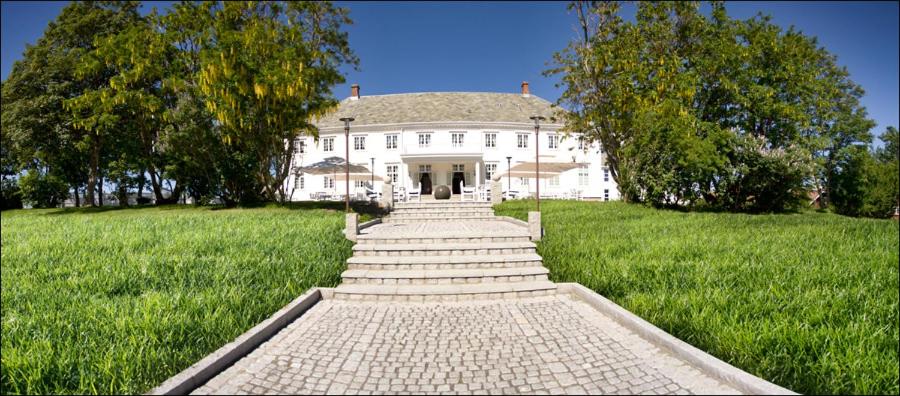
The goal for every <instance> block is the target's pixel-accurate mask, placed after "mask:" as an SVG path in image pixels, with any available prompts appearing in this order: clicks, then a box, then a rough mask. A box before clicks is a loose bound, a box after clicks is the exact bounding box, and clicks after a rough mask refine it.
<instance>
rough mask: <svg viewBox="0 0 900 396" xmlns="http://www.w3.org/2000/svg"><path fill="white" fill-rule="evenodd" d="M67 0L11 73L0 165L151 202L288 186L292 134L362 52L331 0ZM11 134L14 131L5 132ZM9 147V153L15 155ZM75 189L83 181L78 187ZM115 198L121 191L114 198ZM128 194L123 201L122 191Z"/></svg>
mask: <svg viewBox="0 0 900 396" xmlns="http://www.w3.org/2000/svg"><path fill="white" fill-rule="evenodd" d="M138 7H139V3H137V2H97V3H80V2H79V3H73V4H71V5H69V6H67V7H66V8H65V9H64V10H63V12H62V14H61V15H60V16H59V18H57V20H56V21H54V22H53V23H51V25H50V27H49V28H48V29H47V31H46V32H45V35H44V37H42V38H41V39H40V40H39V41H38V43H37V44H36V45H35V46H32V47H30V48H29V49H28V51H27V52H26V54H25V58H24V59H23V60H22V61H19V62H17V63H16V65H15V66H14V69H13V72H12V74H11V75H10V78H9V79H8V80H7V81H5V82H4V83H3V102H4V106H3V135H4V142H5V141H6V140H9V141H10V142H11V145H10V147H11V149H10V150H9V151H10V152H9V153H7V152H4V166H6V163H7V162H10V163H13V164H14V168H15V169H14V170H12V173H13V174H16V173H18V172H20V171H24V170H30V169H35V170H36V171H39V172H41V173H40V174H47V175H54V176H55V177H58V178H60V179H62V180H64V181H65V182H66V183H67V184H68V185H69V186H70V188H73V189H75V190H76V191H77V190H78V188H79V187H80V186H86V188H85V191H86V194H87V200H88V202H89V203H90V204H98V203H99V200H95V199H94V196H93V195H94V192H95V191H97V190H98V186H99V185H102V180H103V179H104V178H106V180H107V181H108V182H109V183H111V184H113V185H115V186H116V187H115V193H116V195H118V196H120V198H122V197H125V196H126V195H127V194H128V192H129V191H130V190H132V189H135V188H138V186H141V187H140V188H141V189H142V188H143V187H142V186H143V185H144V184H148V185H149V186H150V190H151V191H152V193H153V195H154V198H155V201H156V203H157V204H161V203H168V202H174V201H175V200H177V199H178V198H179V197H180V196H181V195H182V192H187V193H188V194H189V195H191V196H192V197H194V198H195V200H196V201H197V202H204V201H209V200H210V199H213V198H221V199H222V200H224V201H225V202H226V203H228V204H237V203H250V202H254V201H259V200H278V199H284V195H285V194H284V191H281V189H282V188H283V187H282V186H283V184H284V183H283V182H284V179H285V178H286V176H287V174H288V171H289V169H290V158H291V156H290V154H291V152H292V150H293V147H292V146H291V145H292V144H293V141H294V138H295V137H296V136H297V135H298V134H300V133H305V134H307V135H312V136H316V135H317V131H316V130H315V127H314V122H315V119H316V118H317V117H321V116H322V115H324V114H326V113H327V112H328V111H331V109H333V108H334V107H335V106H336V105H337V101H336V100H335V99H334V98H333V95H332V92H331V87H332V86H333V85H335V84H338V83H341V82H343V76H342V75H341V73H340V71H339V69H340V67H341V66H343V65H345V64H351V65H356V64H357V62H358V61H357V59H356V58H355V56H354V55H353V53H352V51H351V50H350V48H349V45H348V41H347V34H346V33H345V32H342V31H341V29H342V27H343V26H344V25H346V24H349V23H351V21H350V19H349V17H348V12H347V10H345V9H342V8H338V7H335V6H334V5H332V4H331V3H327V2H326V3H323V2H275V1H264V2H214V1H207V2H186V1H185V2H180V3H176V4H174V5H172V6H171V7H170V9H168V10H166V12H162V13H160V12H158V11H157V10H155V9H154V10H153V11H152V12H150V13H149V14H147V15H144V16H141V15H140V14H139V13H138V12H137V10H138ZM7 138H8V139H7ZM7 154H9V155H7ZM76 196H77V195H76ZM120 201H122V200H121V199H120ZM122 202H127V201H122Z"/></svg>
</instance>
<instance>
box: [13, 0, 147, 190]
mask: <svg viewBox="0 0 900 396" xmlns="http://www.w3.org/2000/svg"><path fill="white" fill-rule="evenodd" d="M137 7H138V5H137V3H135V2H73V3H72V4H70V5H68V6H66V7H65V8H64V9H63V10H62V12H61V13H60V15H59V17H57V19H56V20H54V21H53V22H51V23H50V24H49V26H48V27H47V29H46V31H45V32H44V36H43V37H41V38H40V39H39V40H38V42H37V43H36V44H35V45H33V46H29V47H28V48H27V49H26V51H25V54H24V57H23V59H22V60H20V61H17V62H16V63H15V65H14V66H13V70H12V73H11V74H10V76H9V78H8V79H7V80H6V81H5V82H4V84H3V130H4V131H3V133H4V134H9V141H10V142H11V144H12V151H14V152H15V154H14V157H15V158H16V159H17V163H18V164H19V166H20V168H21V169H23V170H27V169H33V170H35V171H36V172H39V173H40V174H48V175H52V176H53V178H57V179H60V180H63V181H65V183H67V184H68V185H69V186H71V187H72V188H74V189H75V192H76V199H77V197H78V190H79V188H80V187H81V186H83V185H85V184H87V188H86V191H85V192H86V195H87V199H88V201H89V203H91V204H96V203H97V201H95V200H94V192H95V191H96V190H97V187H98V183H99V182H100V180H101V176H102V174H103V169H102V167H103V163H104V160H105V158H106V157H105V156H106V155H107V154H108V152H107V151H106V150H105V147H106V146H105V144H104V141H103V139H102V136H101V135H99V134H96V133H86V132H85V131H83V130H79V129H78V128H75V125H74V124H73V122H72V118H71V114H70V113H69V112H68V111H66V109H65V108H64V106H63V103H64V101H65V100H68V99H70V98H73V97H76V96H79V95H82V94H83V93H84V92H85V91H87V90H91V89H96V88H97V87H100V86H103V85H104V84H107V82H108V74H107V75H102V74H101V75H97V76H91V77H84V76H79V75H78V73H77V72H76V65H77V64H78V62H79V60H80V59H81V57H82V56H84V55H85V54H87V53H89V52H90V51H92V50H93V49H94V44H95V39H96V38H97V37H100V36H104V35H108V34H114V33H116V32H118V31H120V30H121V29H123V28H124V27H125V26H127V25H128V24H130V23H131V22H130V21H132V20H133V19H134V18H136V17H137ZM36 180H44V179H36ZM48 180H50V179H48Z"/></svg>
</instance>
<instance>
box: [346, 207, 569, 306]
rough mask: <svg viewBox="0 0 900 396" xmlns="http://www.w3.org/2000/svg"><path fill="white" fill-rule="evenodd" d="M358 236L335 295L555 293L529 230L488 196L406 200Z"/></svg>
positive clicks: (413, 297) (411, 297)
mask: <svg viewBox="0 0 900 396" xmlns="http://www.w3.org/2000/svg"><path fill="white" fill-rule="evenodd" d="M382 221H383V224H380V225H376V226H373V227H371V228H370V229H368V230H367V231H368V232H367V233H363V234H361V235H359V236H358V237H357V244H356V245H355V246H354V247H353V257H351V258H350V259H349V260H347V270H346V271H344V273H343V274H342V275H341V277H342V278H343V282H342V283H341V284H340V285H339V286H337V287H336V288H335V289H334V298H338V299H349V300H369V301H398V300H399V301H422V302H426V301H460V300H471V299H492V298H516V297H529V296H541V295H547V294H553V293H555V291H556V285H555V284H553V283H552V282H550V281H549V280H548V278H547V275H548V272H549V271H548V270H547V268H545V267H544V266H543V263H542V261H541V257H540V256H539V255H538V254H537V252H536V250H535V245H534V243H532V242H531V240H530V237H529V235H528V230H527V229H526V228H524V227H522V226H519V225H516V224H513V223H509V222H506V221H503V220H500V219H497V218H496V217H495V216H494V214H493V210H492V209H491V206H490V203H487V202H458V201H457V202H447V201H433V202H421V203H418V202H411V203H400V204H398V205H397V206H396V208H395V210H394V211H393V212H392V213H391V215H390V216H388V217H386V218H384V219H383V220H382Z"/></svg>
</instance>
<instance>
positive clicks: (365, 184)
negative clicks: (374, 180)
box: [353, 180, 369, 188]
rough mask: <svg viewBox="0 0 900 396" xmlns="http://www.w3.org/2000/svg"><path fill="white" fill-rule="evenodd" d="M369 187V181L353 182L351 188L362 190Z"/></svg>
mask: <svg viewBox="0 0 900 396" xmlns="http://www.w3.org/2000/svg"><path fill="white" fill-rule="evenodd" d="M368 186H369V180H354V181H353V187H354V188H363V187H368Z"/></svg>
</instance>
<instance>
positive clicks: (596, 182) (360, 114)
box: [285, 82, 619, 201]
mask: <svg viewBox="0 0 900 396" xmlns="http://www.w3.org/2000/svg"><path fill="white" fill-rule="evenodd" d="M533 115H541V116H544V117H546V120H545V121H543V122H542V123H541V130H540V138H539V140H538V141H535V135H534V122H533V121H532V120H530V119H529V117H531V116H533ZM552 116H553V109H552V105H551V103H550V102H548V101H546V100H544V99H542V98H539V97H537V96H534V95H531V94H530V93H529V90H528V83H527V82H523V83H522V90H521V92H520V93H516V94H510V93H486V92H428V93H409V94H395V95H372V96H363V95H361V94H360V90H359V86H358V85H355V84H354V85H353V87H352V89H351V95H350V97H348V98H346V99H344V100H342V101H341V102H340V105H339V107H338V109H337V111H336V112H335V113H333V114H331V115H329V116H327V117H325V118H323V119H321V120H319V121H318V123H317V126H318V128H319V131H320V135H319V139H318V141H314V139H313V138H312V137H308V136H307V137H300V138H299V139H297V141H295V155H294V158H293V169H294V172H293V173H292V175H291V176H290V177H288V178H287V180H286V181H285V183H286V186H285V187H286V188H285V190H286V191H287V193H288V194H290V198H289V199H290V200H295V201H296V200H309V199H315V198H317V197H322V196H329V195H330V196H333V195H338V194H344V193H345V183H346V182H345V181H344V177H345V176H344V172H343V170H342V169H341V168H335V167H327V166H326V167H323V166H321V165H322V164H326V165H327V164H332V165H333V163H337V162H342V161H343V158H344V156H345V147H346V146H345V145H346V144H349V145H350V163H351V164H352V165H354V171H353V173H352V174H351V177H350V179H351V186H350V189H351V191H350V192H351V194H353V195H354V196H360V195H362V194H364V191H365V189H366V188H369V189H373V190H375V191H381V184H382V183H384V182H385V180H389V181H390V182H391V183H392V184H394V186H395V188H403V189H404V190H407V191H408V190H419V189H420V188H421V190H422V193H423V194H429V193H430V192H431V191H432V190H433V188H434V187H436V186H437V185H449V186H450V187H451V190H452V192H453V194H459V193H460V187H459V185H460V183H462V184H463V185H464V186H466V187H474V188H476V189H478V190H483V189H484V188H486V187H487V188H489V186H490V181H491V179H492V178H494V179H497V178H498V177H499V181H500V182H501V183H502V186H503V190H504V191H509V190H512V191H515V192H516V193H517V195H518V196H529V195H533V194H534V192H535V188H536V183H540V190H541V196H542V197H544V196H549V197H558V198H571V197H576V196H578V197H583V198H588V199H599V200H615V199H619V194H618V189H617V187H616V183H615V182H614V181H613V179H612V176H611V174H610V172H609V169H608V168H606V167H605V166H604V159H605V158H604V157H605V153H604V152H603V148H602V145H601V144H600V143H599V142H594V143H592V144H587V143H585V142H583V141H582V140H581V138H580V137H579V136H578V135H577V134H575V135H572V136H569V137H565V136H564V134H563V133H562V132H560V129H561V128H562V127H563V125H562V124H561V123H560V122H558V121H555V120H553V119H552V118H551V117H552ZM344 117H353V118H355V120H354V121H353V122H352V123H351V126H350V136H349V142H347V141H345V137H344V123H343V122H342V121H341V120H340V119H341V118H344ZM535 145H540V164H541V169H542V170H543V171H544V173H543V175H542V178H541V180H539V181H536V180H535V179H534V178H533V176H532V175H533V173H534V161H535ZM507 157H511V158H510V160H509V161H507ZM337 160H340V161H337ZM510 168H511V169H510ZM510 170H511V171H512V173H511V174H508V173H507V172H508V171H510ZM373 178H374V185H373V182H372V179H373Z"/></svg>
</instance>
